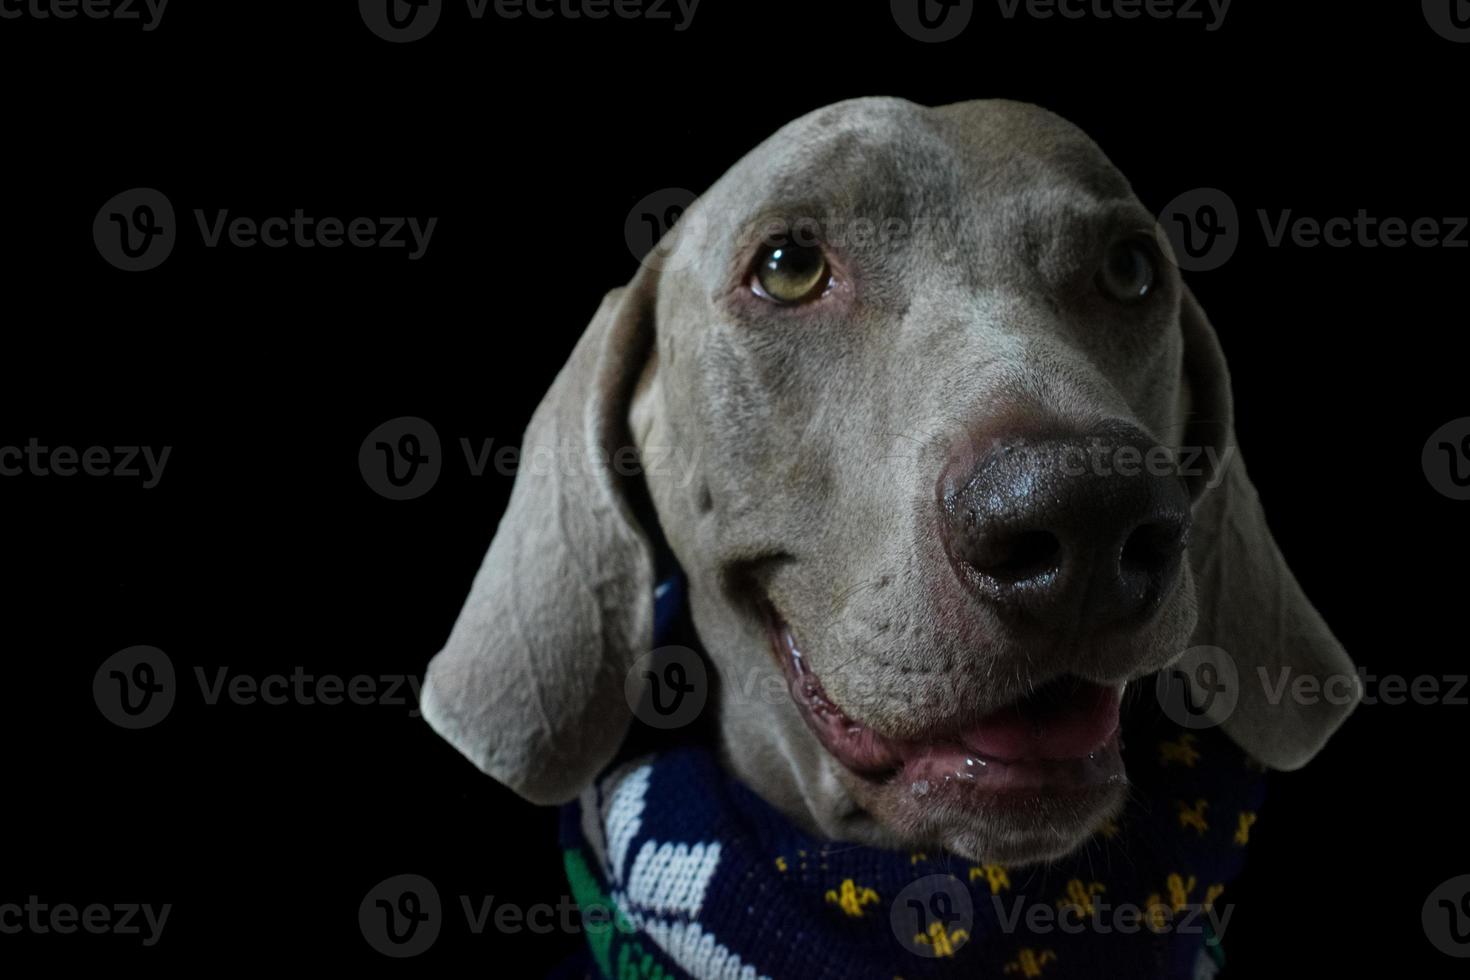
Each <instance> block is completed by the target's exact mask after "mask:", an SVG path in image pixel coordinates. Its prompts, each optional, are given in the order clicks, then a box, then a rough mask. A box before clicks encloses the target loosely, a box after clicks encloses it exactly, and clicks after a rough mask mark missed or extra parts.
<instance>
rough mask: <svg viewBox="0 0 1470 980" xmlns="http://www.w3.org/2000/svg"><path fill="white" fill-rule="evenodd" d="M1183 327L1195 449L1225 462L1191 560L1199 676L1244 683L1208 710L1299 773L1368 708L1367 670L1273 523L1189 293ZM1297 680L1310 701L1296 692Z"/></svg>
mask: <svg viewBox="0 0 1470 980" xmlns="http://www.w3.org/2000/svg"><path fill="white" fill-rule="evenodd" d="M1180 323H1181V327H1182V329H1183V332H1184V345H1185V346H1184V375H1185V388H1186V390H1187V397H1186V399H1185V408H1186V411H1187V412H1188V415H1187V418H1188V420H1189V426H1188V429H1187V434H1186V436H1185V439H1184V444H1185V445H1186V446H1187V447H1189V448H1191V449H1193V448H1196V447H1199V448H1203V449H1205V450H1206V451H1213V453H1214V454H1215V459H1216V460H1218V461H1219V463H1220V465H1219V466H1218V467H1217V468H1213V469H1212V470H1210V471H1209V472H1207V473H1205V474H1204V475H1202V476H1199V477H1196V478H1194V480H1193V481H1192V484H1193V485H1192V486H1191V490H1192V491H1193V492H1194V493H1195V494H1196V496H1195V505H1194V528H1193V530H1192V532H1191V536H1190V540H1191V545H1190V554H1189V557H1190V565H1191V568H1192V570H1193V572H1194V579H1195V593H1196V596H1197V599H1198V605H1199V623H1198V625H1197V626H1196V628H1195V633H1194V639H1193V644H1194V645H1195V646H1196V647H1197V648H1203V649H1196V650H1194V651H1193V652H1192V653H1191V655H1190V658H1189V659H1190V660H1191V661H1193V662H1192V664H1191V665H1190V667H1189V673H1190V674H1191V675H1193V676H1195V677H1200V676H1202V675H1201V674H1199V673H1198V671H1199V670H1201V669H1202V664H1204V663H1210V664H1211V666H1212V667H1213V674H1212V675H1203V676H1213V677H1214V678H1216V679H1217V680H1222V681H1224V682H1225V683H1226V684H1227V685H1229V684H1230V683H1232V680H1233V684H1234V687H1235V689H1236V692H1237V693H1238V697H1235V698H1231V697H1229V696H1228V693H1227V696H1225V697H1224V698H1207V699H1206V700H1207V702H1209V703H1208V704H1207V706H1206V707H1205V708H1204V714H1205V715H1206V716H1207V717H1209V718H1211V720H1214V721H1216V722H1218V723H1220V724H1221V725H1222V727H1223V728H1224V730H1225V732H1226V734H1228V735H1229V736H1230V738H1231V739H1232V740H1233V741H1234V742H1235V743H1236V744H1237V745H1239V746H1240V747H1241V748H1242V749H1244V750H1245V751H1246V752H1247V753H1249V754H1250V755H1251V756H1253V757H1254V758H1255V759H1256V760H1257V761H1259V762H1261V763H1264V764H1265V765H1268V766H1270V767H1271V768H1273V769H1281V770H1292V769H1297V768H1300V767H1301V766H1303V765H1305V764H1306V763H1307V762H1308V761H1309V760H1310V759H1311V758H1312V757H1313V756H1314V755H1316V754H1317V752H1318V751H1319V750H1320V749H1321V748H1322V746H1323V745H1324V744H1325V743H1326V742H1327V739H1328V738H1329V737H1330V736H1331V735H1332V733H1333V732H1334V731H1336V730H1337V727H1338V726H1339V725H1341V724H1342V722H1343V721H1344V719H1346V718H1347V716H1348V715H1349V714H1350V713H1351V712H1352V710H1353V708H1354V707H1355V706H1356V705H1357V703H1358V700H1359V699H1360V697H1361V690H1360V685H1359V681H1358V677H1357V673H1356V671H1355V669H1354V667H1353V662H1352V660H1350V659H1349V658H1348V655H1347V653H1346V651H1344V650H1343V648H1342V645H1341V644H1340V643H1339V642H1338V641H1337V638H1336V637H1334V636H1333V635H1332V631H1331V630H1330V629H1329V628H1328V626H1327V623H1326V622H1324V621H1323V619H1322V616H1321V615H1320V614H1319V613H1318V612H1317V610H1316V609H1315V608H1314V607H1313V606H1312V603H1311V601H1310V600H1309V599H1308V598H1307V596H1306V593H1304V592H1303V591H1302V587H1301V585H1300V583H1298V582H1297V580H1296V576H1294V575H1293V574H1292V573H1291V570H1290V569H1289V568H1288V567H1287V565H1286V559H1285V558H1284V557H1283V556H1282V554H1281V549H1280V548H1279V547H1277V545H1276V540H1275V538H1274V537H1272V535H1271V530H1270V528H1269V527H1268V526H1267V524H1266V515H1265V513H1264V512H1263V511H1262V509H1261V501H1260V497H1259V496H1258V495H1257V493H1256V488H1255V487H1254V486H1253V485H1252V484H1251V480H1250V477H1249V475H1248V474H1247V473H1246V468H1245V463H1244V461H1243V460H1242V459H1241V458H1240V451H1239V448H1238V446H1237V444H1236V442H1235V429H1234V424H1233V418H1234V416H1233V407H1232V400H1231V395H1230V376H1229V372H1228V371H1227V369H1226V366H1225V357H1224V354H1223V352H1222V351H1221V349H1220V342H1219V339H1218V338H1217V337H1216V335H1215V331H1214V328H1213V327H1212V326H1211V325H1210V322H1209V320H1208V319H1207V318H1206V317H1205V314H1204V311H1203V310H1202V309H1201V308H1200V305H1199V303H1198V301H1197V300H1196V299H1195V298H1194V295H1193V294H1192V293H1190V292H1189V290H1188V289H1187V288H1186V289H1185V291H1184V297H1183V301H1182V306H1181V311H1180ZM1211 648H1214V649H1211ZM1218 651H1224V654H1225V656H1221V655H1220V654H1219V652H1218ZM1227 658H1228V659H1227ZM1303 677H1311V678H1314V680H1313V681H1310V682H1302V681H1301V678H1303ZM1298 683H1302V684H1303V685H1304V686H1303V688H1302V692H1303V693H1304V694H1307V696H1297V695H1295V694H1294V686H1295V685H1296V684H1298ZM1308 692H1310V693H1309V694H1308ZM1232 702H1233V704H1232Z"/></svg>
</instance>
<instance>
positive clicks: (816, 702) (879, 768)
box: [767, 606, 1122, 796]
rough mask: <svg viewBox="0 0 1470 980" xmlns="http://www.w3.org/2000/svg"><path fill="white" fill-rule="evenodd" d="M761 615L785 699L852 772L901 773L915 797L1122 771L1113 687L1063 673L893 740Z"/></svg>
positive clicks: (788, 633) (1099, 777)
mask: <svg viewBox="0 0 1470 980" xmlns="http://www.w3.org/2000/svg"><path fill="white" fill-rule="evenodd" d="M767 612H768V623H769V628H770V631H771V640H772V646H773V650H774V653H775V654H776V656H777V658H778V659H779V660H780V661H781V666H782V668H783V670H784V671H785V673H786V675H787V680H788V683H789V685H790V691H791V697H792V700H793V701H794V702H795V703H796V705H797V708H798V709H799V710H800V712H801V714H802V715H803V717H804V719H805V720H806V722H807V724H808V726H809V727H811V728H812V729H813V731H814V732H815V734H816V735H817V737H818V738H819V740H820V741H821V742H822V744H823V746H824V747H825V748H826V749H827V751H828V752H829V753H831V754H832V755H833V756H834V757H835V758H836V759H837V761H839V762H840V763H842V764H843V765H844V766H845V767H846V768H848V769H849V770H851V771H852V772H854V773H855V774H857V775H859V776H862V777H865V778H868V779H874V780H880V781H888V780H901V781H902V782H904V783H907V784H908V785H909V786H910V788H911V789H912V791H913V793H914V795H916V796H923V795H925V794H926V793H927V792H928V791H929V790H930V788H931V787H933V786H935V785H936V784H961V785H964V784H974V785H977V786H984V787H987V788H990V789H994V790H1050V789H1076V788H1082V787H1086V786H1090V785H1095V784H1098V783H1104V782H1107V783H1111V782H1115V781H1117V780H1119V779H1121V778H1122V774H1121V758H1120V756H1119V752H1120V750H1121V747H1122V741H1121V738H1120V724H1119V709H1120V704H1121V693H1122V687H1121V686H1104V685H1098V684H1092V683H1090V682H1086V681H1082V680H1080V679H1077V678H1064V679H1062V680H1060V681H1057V682H1053V683H1050V684H1047V685H1044V686H1043V687H1042V688H1040V689H1038V690H1037V691H1035V692H1032V694H1031V695H1029V696H1028V697H1027V698H1025V699H1022V700H1021V701H1018V702H1016V703H1013V704H1011V705H1008V706H1006V707H1003V708H1001V709H998V710H997V711H994V712H991V713H989V714H987V715H985V716H984V717H983V718H980V719H979V720H977V721H970V722H955V723H950V724H944V725H941V726H936V727H935V728H934V729H932V730H931V732H929V733H926V734H925V735H923V736H920V737H918V738H907V739H898V738H892V737H889V736H885V735H883V734H881V733H879V732H878V731H876V730H874V729H873V728H871V727H870V726H868V725H866V724H864V723H863V722H860V721H856V720H855V719H853V718H851V717H850V716H849V715H848V714H847V713H846V712H845V711H843V710H842V709H841V708H840V707H838V706H837V705H836V704H835V703H834V702H833V701H832V699H831V698H830V697H829V696H828V694H827V692H826V690H825V689H824V688H823V687H822V684H821V681H820V680H819V679H818V678H817V676H816V675H815V674H814V673H813V672H812V670H811V669H810V666H809V665H808V663H807V661H806V658H805V657H804V656H803V655H802V652H801V647H800V645H799V644H798V643H797V640H796V637H795V634H794V633H793V631H792V630H791V628H790V626H789V625H788V624H787V623H786V622H785V621H784V620H783V619H782V618H781V617H780V615H779V614H778V613H776V611H775V609H774V608H773V607H770V606H768V607H767Z"/></svg>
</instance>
